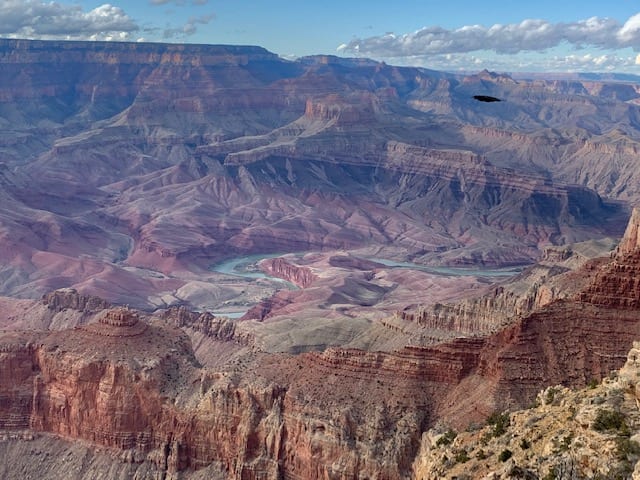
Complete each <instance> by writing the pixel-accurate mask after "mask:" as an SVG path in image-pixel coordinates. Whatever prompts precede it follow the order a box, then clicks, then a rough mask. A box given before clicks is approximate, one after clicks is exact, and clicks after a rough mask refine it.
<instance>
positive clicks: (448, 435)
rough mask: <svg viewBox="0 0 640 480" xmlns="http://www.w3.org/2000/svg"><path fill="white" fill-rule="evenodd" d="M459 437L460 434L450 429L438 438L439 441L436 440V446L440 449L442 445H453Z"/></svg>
mask: <svg viewBox="0 0 640 480" xmlns="http://www.w3.org/2000/svg"><path fill="white" fill-rule="evenodd" d="M457 436H458V434H457V433H456V432H454V431H453V430H451V429H449V430H447V431H446V432H444V433H443V434H442V436H441V437H440V438H438V440H436V446H437V447H439V446H440V445H451V443H453V441H454V440H455V439H456V437H457Z"/></svg>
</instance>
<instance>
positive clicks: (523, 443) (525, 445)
mask: <svg viewBox="0 0 640 480" xmlns="http://www.w3.org/2000/svg"><path fill="white" fill-rule="evenodd" d="M529 447H531V442H530V441H529V440H527V439H526V438H523V439H522V440H520V448H521V449H522V450H527V449H528V448H529Z"/></svg>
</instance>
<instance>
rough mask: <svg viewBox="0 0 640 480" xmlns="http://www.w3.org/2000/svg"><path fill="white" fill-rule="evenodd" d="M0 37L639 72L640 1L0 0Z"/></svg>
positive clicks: (452, 65) (512, 68)
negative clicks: (199, 45) (242, 47)
mask: <svg viewBox="0 0 640 480" xmlns="http://www.w3.org/2000/svg"><path fill="white" fill-rule="evenodd" d="M0 37H5V38H34V39H63V40H64V39H69V40H111V41H134V42H135V41H148V42H173V43H208V44H236V45H238V44H240V45H260V46H262V47H265V48H267V49H268V50H270V51H272V52H274V53H277V54H279V55H281V56H283V57H285V58H295V57H299V56H304V55H313V54H332V55H340V56H349V57H367V58H373V59H375V60H380V61H384V62H386V63H389V64H395V65H413V66H421V67H427V68H432V69H436V70H448V71H477V70H482V69H485V68H486V69H489V70H493V71H500V72H517V71H520V72H542V71H549V72H626V73H634V74H640V1H638V0H608V1H604V0H582V1H574V0H553V1H552V0H535V1H523V0H485V1H483V2H478V1H471V0H421V1H419V0H395V1H393V2H391V1H389V0H368V1H364V2H355V1H348V0H322V1H307V0H297V1H292V0H271V1H266V0H227V1H219V0H110V3H105V2H103V1H93V0H55V1H53V0H46V1H43V0H0Z"/></svg>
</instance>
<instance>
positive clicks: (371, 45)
mask: <svg viewBox="0 0 640 480" xmlns="http://www.w3.org/2000/svg"><path fill="white" fill-rule="evenodd" d="M565 43H567V44H570V45H572V46H574V47H575V48H577V49H582V48H588V47H596V48H601V49H619V48H626V47H632V48H634V49H637V50H640V13H639V14H637V15H634V16H632V17H631V18H629V19H628V20H627V21H626V22H625V23H624V24H621V23H620V22H618V21H617V20H614V19H610V18H599V17H592V18H589V19H586V20H580V21H577V22H572V23H551V22H548V21H546V20H538V19H526V20H523V21H522V22H520V23H512V24H508V25H501V24H495V25H493V26H491V27H485V26H482V25H467V26H463V27H461V28H458V29H454V30H448V29H444V28H441V27H438V26H430V27H424V28H422V29H420V30H418V31H416V32H413V33H406V34H403V35H395V34H393V33H387V34H384V35H380V36H375V37H369V38H364V39H360V38H357V39H354V40H352V41H350V42H349V43H346V44H342V45H340V47H338V50H339V51H340V52H344V53H352V54H357V55H365V56H373V57H383V58H387V57H394V58H400V57H411V56H433V55H441V54H448V53H470V52H476V51H480V50H488V51H493V52H496V53H499V54H516V53H520V52H542V51H546V50H548V49H551V48H554V47H557V46H559V45H561V44H565Z"/></svg>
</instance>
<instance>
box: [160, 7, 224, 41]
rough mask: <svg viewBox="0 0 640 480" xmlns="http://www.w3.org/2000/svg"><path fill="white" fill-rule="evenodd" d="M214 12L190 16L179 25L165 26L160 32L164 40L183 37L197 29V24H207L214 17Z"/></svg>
mask: <svg viewBox="0 0 640 480" xmlns="http://www.w3.org/2000/svg"><path fill="white" fill-rule="evenodd" d="M215 18H216V15H215V13H210V14H208V15H202V16H200V17H190V18H189V20H188V21H187V22H186V23H185V24H184V25H183V26H181V27H178V28H166V29H165V30H164V32H163V33H162V37H163V38H164V39H165V40H168V39H173V38H183V37H188V36H191V35H193V34H194V33H196V32H197V31H198V25H207V24H208V23H209V22H211V20H213V19H215Z"/></svg>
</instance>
